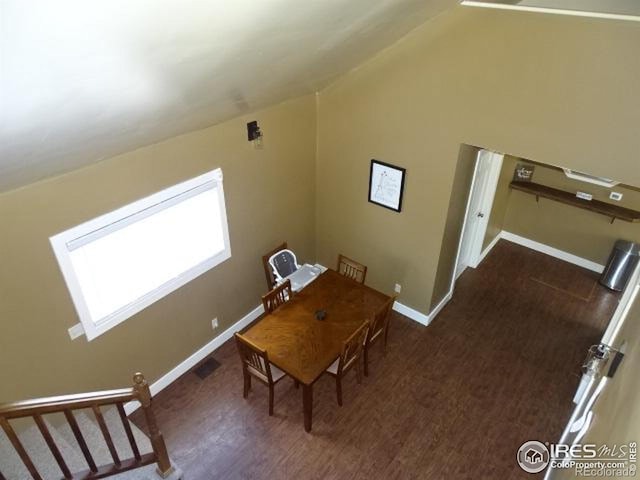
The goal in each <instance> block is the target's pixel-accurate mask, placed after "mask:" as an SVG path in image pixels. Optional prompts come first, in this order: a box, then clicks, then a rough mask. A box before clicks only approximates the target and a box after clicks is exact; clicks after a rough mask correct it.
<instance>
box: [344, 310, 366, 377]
mask: <svg viewBox="0 0 640 480" xmlns="http://www.w3.org/2000/svg"><path fill="white" fill-rule="evenodd" d="M368 332H369V322H363V323H362V325H360V327H358V329H357V330H356V331H355V332H353V334H352V335H351V336H350V337H349V338H348V339H347V340H346V341H345V342H344V344H343V346H342V353H340V360H339V361H338V376H341V375H342V372H345V371H347V370H349V369H350V368H351V367H352V366H353V365H354V364H355V362H357V361H358V359H359V358H360V355H362V349H363V348H364V342H365V339H366V338H367V334H368Z"/></svg>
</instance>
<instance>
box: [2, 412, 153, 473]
mask: <svg viewBox="0 0 640 480" xmlns="http://www.w3.org/2000/svg"><path fill="white" fill-rule="evenodd" d="M116 407H117V408H118V413H119V414H120V420H121V421H122V427H123V428H124V431H125V433H126V434H127V438H128V439H129V445H130V446H131V451H132V452H133V456H134V457H135V459H136V460H137V461H140V459H141V457H140V450H138V444H137V443H136V438H135V437H134V436H133V432H132V431H131V425H129V419H128V418H127V414H126V413H125V411H124V406H123V405H122V403H118V404H116ZM0 480H1V479H0Z"/></svg>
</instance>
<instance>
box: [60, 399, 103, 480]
mask: <svg viewBox="0 0 640 480" xmlns="http://www.w3.org/2000/svg"><path fill="white" fill-rule="evenodd" d="M64 416H65V418H66V419H67V422H69V426H70V427H71V431H72V432H73V436H74V437H76V441H77V442H78V446H79V447H80V450H82V454H83V455H84V458H85V460H86V461H87V465H88V466H89V470H91V471H92V472H93V473H96V472H97V471H98V467H96V462H95V461H94V460H93V457H92V456H91V452H90V451H89V447H88V446H87V442H85V440H84V437H83V436H82V431H80V427H79V426H78V422H77V421H76V417H74V416H73V412H72V411H71V410H68V409H66V410H64Z"/></svg>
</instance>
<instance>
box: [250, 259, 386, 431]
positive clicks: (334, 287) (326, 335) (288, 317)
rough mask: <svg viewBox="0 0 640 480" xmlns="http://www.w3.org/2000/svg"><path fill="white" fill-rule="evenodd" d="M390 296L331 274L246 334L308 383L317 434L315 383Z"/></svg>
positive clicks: (308, 413) (308, 411)
mask: <svg viewBox="0 0 640 480" xmlns="http://www.w3.org/2000/svg"><path fill="white" fill-rule="evenodd" d="M389 298H390V297H389V296H388V295H385V294H384V293H381V292H378V291H377V290H374V289H373V288H370V287H367V286H366V285H363V284H360V283H358V282H356V281H354V280H351V279H349V278H347V277H345V276H343V275H340V274H339V273H337V272H336V271H334V270H327V271H325V272H324V273H322V274H321V275H319V276H318V278H317V279H316V280H315V281H314V282H312V283H311V284H309V285H307V286H306V287H305V288H304V289H303V290H302V291H300V292H298V293H296V294H295V295H294V296H293V298H292V299H291V300H289V301H288V302H287V303H285V304H283V305H281V306H280V307H279V308H277V309H276V310H275V311H274V312H272V313H270V314H268V315H265V316H264V317H263V318H262V319H260V320H259V321H258V322H257V323H256V324H255V325H253V326H252V327H251V328H249V329H248V330H247V331H246V332H245V333H244V335H245V337H247V338H248V339H249V340H251V341H252V342H253V343H255V344H256V345H257V346H259V347H261V348H263V349H264V350H266V351H267V354H268V355H269V361H270V362H271V363H273V364H274V365H275V366H277V367H278V368H279V369H280V370H282V371H284V372H285V373H287V374H288V375H289V376H290V377H292V378H293V379H294V380H296V381H298V382H299V383H300V384H301V385H302V404H303V412H304V428H305V430H306V431H307V432H309V431H311V418H312V412H313V384H314V383H315V382H316V380H318V378H320V376H321V375H322V373H324V371H325V370H326V369H327V367H329V365H331V364H332V363H333V362H334V360H335V359H336V358H338V356H339V355H340V353H341V351H342V346H343V342H344V341H345V340H347V339H348V338H349V336H350V335H351V334H352V333H353V332H355V331H356V329H357V328H358V327H359V326H360V325H362V323H363V322H364V321H369V320H371V319H372V318H373V316H374V315H375V314H376V313H377V312H378V311H379V310H380V309H382V308H383V307H384V304H385V302H387V301H388V300H389ZM319 312H324V318H323V319H318V316H322V314H321V313H319Z"/></svg>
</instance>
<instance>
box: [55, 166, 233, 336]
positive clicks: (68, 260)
mask: <svg viewBox="0 0 640 480" xmlns="http://www.w3.org/2000/svg"><path fill="white" fill-rule="evenodd" d="M50 240H51V245H52V246H53V250H54V252H55V255H56V257H57V259H58V263H59V264H60V269H61V270H62V273H63V275H64V278H65V280H66V282H67V287H68V288H69V292H70V293H71V298H72V299H73V303H74V305H75V307H76V311H77V312H78V316H79V317H80V321H81V322H82V325H83V327H84V331H85V333H86V335H87V338H88V339H89V340H91V339H93V338H95V337H97V336H98V335H101V334H102V333H104V332H106V331H107V330H109V329H110V328H112V327H114V326H115V325H117V324H118V323H120V322H122V321H124V320H126V319H127V318H129V317H131V316H132V315H134V314H135V313H137V312H139V311H140V310H142V309H144V308H145V307H147V306H149V305H151V304H152V303H153V302H155V301H157V300H159V299H160V298H162V297H164V296H166V295H168V294H169V293H171V292H173V291H174V290H176V289H178V288H179V287H181V286H182V285H184V284H185V283H187V282H189V281H191V280H193V279H194V278H196V277H197V276H198V275H201V274H202V273H204V272H206V271H207V270H209V269H211V268H213V267H215V266H216V265H218V264H219V263H221V262H223V261H225V260H226V259H228V258H230V257H231V248H230V246H229V229H228V226H227V213H226V209H225V203H224V190H223V187H222V171H221V170H220V169H216V170H214V171H212V172H209V173H206V174H204V175H201V176H199V177H197V178H193V179H191V180H187V181H186V182H183V183H180V184H178V185H175V186H173V187H170V188H167V189H166V190H163V191H161V192H158V193H156V194H154V195H151V196H149V197H146V198H143V199H141V200H138V201H136V202H133V203H131V204H129V205H127V206H125V207H122V208H120V209H118V210H116V211H113V212H111V213H107V214H106V215H102V216H101V217H98V218H96V219H94V220H91V221H89V222H86V223H83V224H82V225H79V226H77V227H74V228H71V229H70V230H67V231H65V232H62V233H60V234H58V235H55V236H53V237H51V239H50Z"/></svg>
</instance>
